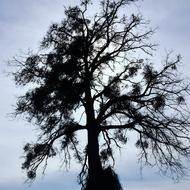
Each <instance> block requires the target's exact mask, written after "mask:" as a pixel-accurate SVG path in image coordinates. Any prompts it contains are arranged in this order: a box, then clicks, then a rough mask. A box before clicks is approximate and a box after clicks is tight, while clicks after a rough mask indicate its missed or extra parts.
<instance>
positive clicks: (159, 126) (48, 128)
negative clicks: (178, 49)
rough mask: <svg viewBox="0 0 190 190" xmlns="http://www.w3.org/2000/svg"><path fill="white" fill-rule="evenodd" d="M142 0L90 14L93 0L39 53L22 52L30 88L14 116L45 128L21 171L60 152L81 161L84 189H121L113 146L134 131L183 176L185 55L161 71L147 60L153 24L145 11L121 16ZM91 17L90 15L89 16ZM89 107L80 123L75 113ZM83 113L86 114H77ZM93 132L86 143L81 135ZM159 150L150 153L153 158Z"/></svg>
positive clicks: (51, 33) (163, 165)
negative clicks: (182, 68)
mask: <svg viewBox="0 0 190 190" xmlns="http://www.w3.org/2000/svg"><path fill="white" fill-rule="evenodd" d="M132 2H134V0H115V1H114V0H102V1H101V2H100V11H99V13H97V14H95V15H94V16H92V14H91V13H90V12H89V11H90V10H91V9H90V6H93V5H91V3H90V1H89V0H83V1H82V2H81V6H75V7H69V8H68V9H66V10H65V19H64V20H63V21H62V22H61V23H59V24H57V23H54V24H52V25H51V26H50V28H49V30H48V32H47V35H46V36H45V37H44V39H43V40H42V42H41V47H40V51H39V52H38V53H36V54H35V53H32V52H30V53H29V54H27V56H26V57H23V56H22V57H21V58H15V59H14V61H13V62H12V63H13V64H14V65H16V66H17V67H18V69H17V70H16V72H15V73H14V74H13V75H14V77H15V78H14V79H15V81H16V84H17V85H21V86H27V85H28V86H27V87H28V91H27V92H26V93H25V95H23V96H21V97H19V98H18V101H17V107H16V112H15V113H16V115H20V114H24V115H25V116H26V118H27V120H28V121H29V122H32V123H34V124H35V125H37V126H39V130H40V131H41V133H40V136H39V138H38V140H37V142H36V143H33V144H32V143H28V144H26V145H25V147H24V152H25V162H24V163H23V165H22V168H23V169H25V170H26V171H27V176H28V178H29V179H31V180H32V179H34V178H35V177H36V171H37V169H38V167H39V165H41V164H45V166H46V165H47V161H48V158H50V157H54V156H56V155H57V154H59V153H61V154H62V155H63V157H64V163H65V164H66V165H67V164H69V161H70V159H71V156H73V157H74V158H76V159H77V160H78V162H79V163H81V165H82V169H81V173H80V174H79V183H80V184H81V185H82V189H83V190H105V189H109V190H112V189H113V190H121V189H122V187H121V184H120V182H119V179H118V176H117V174H115V172H114V170H113V166H114V164H111V163H114V155H113V147H118V148H120V146H121V143H123V144H126V143H127V134H128V132H129V131H133V132H136V134H138V139H137V142H136V147H137V148H139V149H140V154H139V159H141V161H142V162H144V163H146V164H152V165H155V166H157V167H159V169H160V170H161V171H163V173H165V174H171V175H172V176H173V177H176V178H177V179H178V178H179V177H180V176H182V175H183V174H184V167H183V165H182V160H181V158H184V157H186V158H187V157H189V154H190V147H189V140H190V137H189V128H190V125H189V111H188V110H187V108H186V101H185V97H184V96H185V95H186V93H189V88H188V85H186V84H185V83H184V81H183V80H182V79H180V78H179V74H178V72H177V65H178V63H179V62H180V56H177V57H176V58H175V59H170V54H168V55H167V57H166V60H165V63H164V64H163V66H162V68H161V69H158V70H156V69H154V67H153V64H151V63H150V61H149V59H146V58H144V59H142V58H139V57H140V56H142V57H145V56H146V57H149V58H151V56H152V52H153V51H154V47H155V45H154V44H151V43H149V37H150V36H151V35H152V34H153V32H154V31H153V30H151V29H147V23H146V22H145V21H144V20H143V19H142V18H141V16H139V15H134V14H132V15H131V16H127V15H121V14H120V13H122V11H121V9H122V8H123V7H125V12H126V11H127V7H128V6H129V4H130V3H132ZM90 15H91V16H90ZM79 113H80V114H81V118H82V119H81V120H80V119H79V117H76V114H78V115H79ZM79 120H80V121H79ZM79 130H86V131H87V146H86V148H84V150H83V151H81V150H80V148H79V147H78V144H80V142H79V141H78V138H77V136H76V135H77V134H76V132H77V131H79ZM150 156H151V158H150Z"/></svg>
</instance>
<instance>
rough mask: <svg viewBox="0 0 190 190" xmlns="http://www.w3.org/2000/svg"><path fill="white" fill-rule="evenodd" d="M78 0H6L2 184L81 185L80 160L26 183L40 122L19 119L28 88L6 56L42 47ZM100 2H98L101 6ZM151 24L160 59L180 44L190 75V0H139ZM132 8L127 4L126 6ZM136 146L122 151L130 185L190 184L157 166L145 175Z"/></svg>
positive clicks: (67, 188) (0, 48)
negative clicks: (27, 148)
mask: <svg viewBox="0 0 190 190" xmlns="http://www.w3.org/2000/svg"><path fill="white" fill-rule="evenodd" d="M77 2H78V1H77V0H76V1H74V0H53V1H52V0H0V87H1V94H0V95H1V98H0V121H1V122H0V171H1V172H0V190H13V189H14V190H34V189H35V190H41V189H46V190H50V189H56V190H61V189H64V190H75V189H79V186H78V185H77V183H76V176H77V173H78V172H79V170H78V167H77V166H76V165H75V164H74V165H73V167H71V170H70V172H67V171H64V170H61V169H59V163H58V162H57V161H56V160H54V161H51V163H50V165H49V167H48V171H47V174H46V176H45V177H43V176H42V175H40V174H39V177H38V178H37V180H36V181H35V182H34V183H33V184H32V185H31V186H30V187H29V186H28V185H27V184H24V180H25V175H24V173H23V172H22V171H21V167H20V166H21V163H22V161H23V159H22V158H21V156H22V147H23V145H24V144H25V143H26V142H28V141H29V142H30V141H31V140H32V139H34V137H35V131H34V128H33V127H32V126H31V125H30V124H26V123H25V122H23V121H21V120H18V119H17V120H13V119H11V118H10V117H9V113H11V112H12V111H13V105H14V103H15V100H16V99H15V97H16V96H17V95H18V94H19V92H20V91H21V90H22V89H20V88H15V86H14V83H13V81H11V79H10V77H7V76H6V71H7V70H9V68H7V65H6V61H7V60H8V59H11V57H13V56H14V55H16V54H20V51H22V50H23V51H26V50H27V49H29V48H30V49H34V50H35V49H37V47H38V46H39V42H40V40H41V39H42V37H43V36H44V34H45V33H46V30H47V28H48V26H49V24H50V23H51V22H54V21H60V19H62V18H63V12H64V11H63V10H64V8H63V7H64V6H67V5H68V3H70V4H75V3H77ZM95 7H96V8H97V7H98V6H95ZM137 7H138V9H139V10H140V11H141V12H142V14H143V15H144V18H146V19H149V20H151V24H150V26H152V27H153V28H155V27H158V30H157V33H156V34H155V35H154V37H153V40H154V41H155V42H157V43H159V44H160V46H159V48H158V52H157V55H156V57H157V59H156V60H158V58H160V59H161V58H162V57H164V54H165V51H166V50H174V52H175V53H180V54H181V55H182V57H183V66H182V68H181V71H182V73H183V74H184V76H186V77H188V76H189V74H190V65H189V60H190V48H189V45H190V0H180V1H179V0H167V1H166V0H159V1H155V0H144V1H140V2H139V3H137ZM126 11H127V9H126ZM136 154H137V152H136V150H135V148H134V147H132V146H127V148H126V149H125V150H124V151H123V154H122V156H121V157H120V156H118V158H117V161H118V164H117V173H118V174H119V176H120V179H121V181H122V184H123V187H124V189H127V190H145V189H146V190H152V189H154V190H166V189H167V190H179V189H183V190H187V189H189V186H190V178H186V179H184V180H183V181H180V183H177V184H176V183H174V182H173V181H172V180H171V179H168V178H165V177H161V176H159V175H158V173H157V170H156V169H150V168H147V169H144V170H143V173H142V175H141V172H140V170H139V166H138V165H137V159H136Z"/></svg>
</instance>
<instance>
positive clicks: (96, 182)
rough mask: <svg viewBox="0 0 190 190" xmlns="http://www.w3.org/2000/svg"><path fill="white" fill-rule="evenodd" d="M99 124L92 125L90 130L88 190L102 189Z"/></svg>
mask: <svg viewBox="0 0 190 190" xmlns="http://www.w3.org/2000/svg"><path fill="white" fill-rule="evenodd" d="M98 134H99V132H98V130H97V126H91V127H89V130H88V148H87V153H88V166H89V170H88V180H87V190H101V185H102V177H103V176H102V174H103V169H102V164H101V160H100V155H99V142H98Z"/></svg>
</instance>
